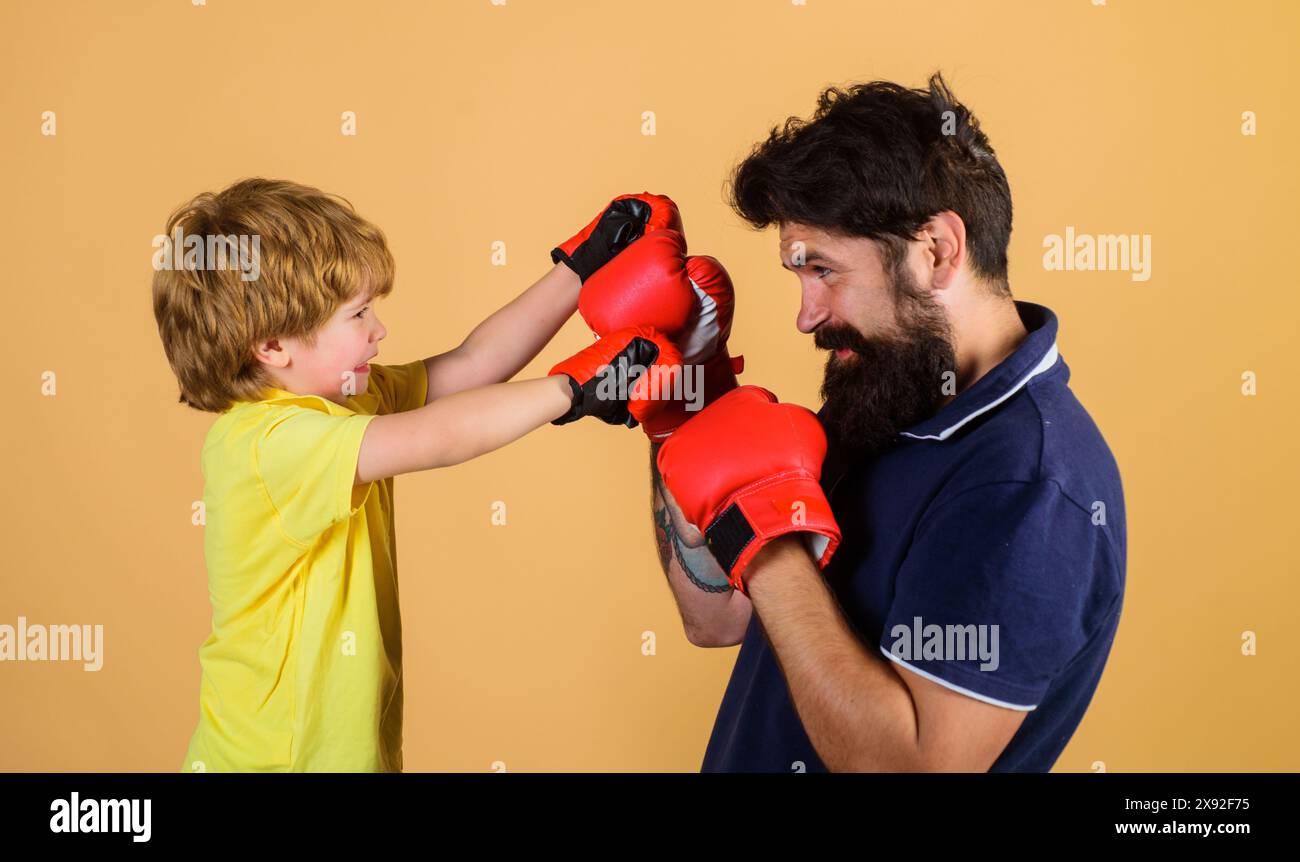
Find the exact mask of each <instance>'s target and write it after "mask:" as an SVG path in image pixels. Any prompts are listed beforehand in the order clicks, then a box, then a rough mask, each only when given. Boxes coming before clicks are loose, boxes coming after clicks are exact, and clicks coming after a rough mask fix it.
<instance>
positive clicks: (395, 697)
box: [153, 179, 680, 772]
mask: <svg viewBox="0 0 1300 862" xmlns="http://www.w3.org/2000/svg"><path fill="white" fill-rule="evenodd" d="M670 219H675V210H674V208H673V206H672V202H671V201H670V200H668V199H667V198H659V197H656V196H653V195H635V196H623V197H621V198H617V199H615V201H614V202H613V203H612V204H611V205H610V206H609V207H607V208H606V209H605V210H604V211H602V214H601V215H599V216H597V218H596V219H594V220H593V221H592V223H591V224H589V225H588V226H587V228H585V229H584V230H583V231H581V232H580V233H579V234H577V235H575V236H574V237H573V238H572V239H570V240H569V241H568V242H566V243H565V244H563V245H562V246H560V247H559V248H557V249H556V250H555V252H553V254H552V258H553V260H556V261H558V263H557V265H556V266H555V267H554V268H553V269H551V270H550V271H549V272H548V273H547V274H546V275H544V276H543V277H542V278H541V279H540V280H539V281H537V282H536V283H535V284H534V285H532V286H531V287H529V288H528V289H527V290H526V291H524V293H523V294H521V295H520V296H519V297H518V298H516V299H515V300H514V301H512V302H510V303H509V304H507V305H506V306H504V307H503V308H501V309H500V310H499V311H497V312H496V313H494V314H492V315H491V316H489V317H488V318H487V319H486V320H484V321H483V322H482V323H481V324H479V326H478V327H476V328H475V329H474V330H473V331H472V332H471V333H470V334H469V335H468V337H466V338H465V340H464V342H463V343H461V344H460V346H458V347H456V348H454V349H453V350H450V351H447V352H446V353H442V354H439V355H437V356H432V357H430V358H428V359H424V360H423V361H416V362H410V363H407V364H404V365H391V366H389V365H379V364H373V360H374V359H375V358H376V357H377V356H378V354H379V342H380V341H381V340H383V338H384V336H385V335H386V334H387V330H386V329H385V328H384V325H383V324H382V323H380V321H379V318H378V316H377V315H376V313H375V309H374V304H375V302H376V301H377V300H378V299H380V298H381V297H384V296H387V295H388V294H389V292H390V291H391V290H392V286H393V259H392V256H391V255H390V253H389V251H388V248H387V245H386V243H385V240H384V236H383V234H382V233H381V232H380V231H379V229H378V228H376V227H375V226H373V225H371V224H370V223H368V222H366V221H365V220H364V219H362V218H360V217H359V216H357V215H356V213H355V212H354V211H353V209H352V207H351V205H350V204H348V203H347V202H346V201H345V200H342V199H341V198H337V197H334V196H331V195H327V194H325V193H323V192H320V191H318V190H316V189H312V188H307V187H304V186H300V185H297V184H295V183H290V182H281V181H270V180H262V179H253V180H245V181H242V182H239V183H236V184H235V185H233V186H231V187H229V188H227V189H225V190H224V191H222V192H219V193H216V194H210V193H209V194H202V195H199V196H198V197H196V198H195V199H194V200H192V201H191V202H189V203H188V204H186V205H184V206H182V207H181V208H180V209H178V210H177V211H176V212H175V213H173V215H172V216H171V218H170V219H169V221H168V224H167V235H168V242H167V243H166V244H165V245H166V246H168V251H171V252H175V254H176V257H177V259H178V260H179V258H180V250H181V249H184V252H185V254H184V259H183V261H180V264H181V265H179V266H171V265H167V266H159V265H158V261H157V260H156V261H155V267H156V269H157V272H156V275H155V277H154V281H153V306H154V316H155V318H156V319H157V322H158V330H159V334H160V335H161V337H162V342H163V348H164V350H165V352H166V354H167V359H168V362H169V363H170V365H171V367H172V370H173V372H174V373H175V375H176V377H177V380H178V381H179V383H180V401H181V403H184V404H187V405H189V406H191V407H194V408H196V409H199V410H206V411H210V412H213V413H219V414H220V416H219V418H218V419H217V420H216V422H215V423H214V424H213V426H212V428H211V430H210V431H209V432H208V435H207V439H206V441H205V442H204V445H203V452H202V468H203V477H204V489H203V500H204V505H205V511H206V528H205V532H204V557H205V560H206V563H207V569H208V580H209V595H210V598H211V601H212V633H211V635H210V636H209V637H208V638H207V640H206V641H205V642H204V644H203V646H202V648H201V649H200V650H199V659H200V663H201V665H202V670H203V675H202V686H201V691H200V697H199V722H198V727H197V728H196V729H195V731H194V734H193V737H192V738H191V740H190V745H189V750H188V752H187V753H186V755H185V762H184V764H183V766H182V770H184V771H193V772H220V771H400V770H401V768H402V643H401V619H400V615H399V610H398V587H397V552H396V540H395V536H394V532H393V524H394V518H393V482H392V478H391V477H393V476H395V475H397V474H399V473H407V472H412V471H415V470H426V469H430V468H433V467H445V466H449V465H452V464H458V463H460V462H462V461H466V460H468V459H470V458H474V457H476V456H478V455H482V454H484V453H486V452H490V451H492V450H493V449H496V448H498V447H500V446H503V445H505V444H506V443H509V442H511V441H512V440H515V439H518V438H519V437H521V436H523V435H524V434H526V433H528V432H529V431H531V430H533V429H534V428H537V427H539V426H541V425H544V424H546V423H548V422H552V421H554V422H555V423H556V424H563V423H564V422H568V421H572V420H574V419H577V418H580V417H581V416H585V415H595V416H598V417H599V418H601V419H603V420H604V421H606V422H610V423H622V424H635V423H634V422H631V421H630V420H629V415H632V416H637V415H644V413H645V411H647V409H652V408H647V406H646V405H645V404H640V405H638V404H636V403H633V404H632V405H629V404H628V401H627V399H626V397H624V398H623V400H619V399H618V398H617V397H616V396H617V394H618V392H619V391H620V390H618V389H616V388H615V387H612V386H608V385H607V386H604V387H602V386H601V384H602V383H605V384H609V383H611V382H612V378H611V377H610V374H611V373H612V369H614V368H615V367H616V366H618V365H619V364H620V363H622V364H623V366H624V367H625V368H626V367H627V365H628V364H629V363H630V364H631V366H632V367H635V366H644V365H650V364H655V363H656V360H659V361H660V362H665V363H670V362H673V361H676V362H680V355H678V354H676V352H675V349H674V348H673V346H672V345H671V343H670V342H667V341H666V340H664V339H663V338H661V337H660V336H659V335H658V334H657V333H655V332H653V331H651V330H648V329H645V328H639V329H635V330H620V331H618V332H616V333H613V334H610V335H607V336H606V337H604V338H602V339H600V340H599V341H598V342H597V343H596V344H594V345H593V346H592V347H589V348H587V349H586V350H584V351H582V352H581V353H579V354H578V355H577V356H575V357H573V358H572V359H570V360H567V361H566V362H563V363H560V364H559V365H557V366H556V368H555V369H553V371H552V375H551V376H548V377H544V378H539V379H534V380H525V381H521V382H516V383H503V382H502V381H505V380H509V379H510V378H511V377H513V376H514V375H515V374H516V373H517V372H518V371H519V370H520V369H521V368H523V367H524V365H525V364H527V363H528V362H529V361H530V360H531V359H533V357H534V356H536V355H537V353H538V352H539V351H540V350H541V348H542V347H543V346H544V345H545V344H546V343H547V342H548V341H549V340H550V339H551V337H552V336H553V335H554V334H555V333H556V331H557V330H558V329H559V328H560V326H561V325H563V323H564V321H565V320H566V319H567V318H568V317H569V316H570V315H571V314H572V313H573V311H574V310H575V308H576V307H577V302H578V294H579V289H580V287H581V279H583V278H585V277H587V276H590V275H591V274H592V273H594V272H595V271H596V270H597V269H599V268H600V266H602V265H603V264H604V263H606V262H607V261H608V260H609V259H610V258H612V257H613V256H614V255H615V254H617V253H618V252H619V251H620V250H621V249H622V248H624V247H626V246H627V245H628V244H630V243H631V242H632V240H634V239H636V238H637V236H639V235H640V234H641V233H642V232H643V231H645V230H650V229H654V227H655V226H656V225H659V224H666V223H667V222H666V221H665V220H670ZM678 224H679V223H678ZM236 249H238V251H239V252H241V253H240V254H238V255H233V254H232V255H228V256H227V255H222V254H219V253H214V252H233V251H234V250H236ZM205 251H206V254H205ZM250 252H251V254H250ZM230 257H235V258H237V259H238V262H239V266H228V265H226V264H227V263H228V262H229V258H230ZM217 263H220V264H221V265H220V266H217V265H215V264H217ZM656 370H658V369H656ZM634 373H635V372H634ZM622 391H625V390H622ZM611 393H613V394H611ZM638 408H639V409H638Z"/></svg>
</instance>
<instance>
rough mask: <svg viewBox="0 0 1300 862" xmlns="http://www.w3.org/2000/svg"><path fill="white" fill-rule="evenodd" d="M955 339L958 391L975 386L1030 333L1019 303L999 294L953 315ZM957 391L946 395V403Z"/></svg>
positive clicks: (981, 300) (958, 392)
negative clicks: (1017, 304)
mask: <svg viewBox="0 0 1300 862" xmlns="http://www.w3.org/2000/svg"><path fill="white" fill-rule="evenodd" d="M952 325H953V340H954V341H955V344H954V349H955V350H956V353H957V393H956V394H961V393H962V392H965V391H966V390H967V389H969V388H970V387H972V386H974V385H975V384H976V383H977V382H978V381H979V379H980V378H981V377H983V376H984V375H985V374H988V373H989V372H990V371H992V370H993V369H994V368H996V367H997V366H998V363H1000V362H1001V361H1002V360H1004V359H1006V358H1007V357H1008V356H1010V355H1011V354H1012V353H1014V352H1015V350H1016V348H1017V347H1019V346H1020V344H1021V342H1023V341H1024V340H1025V337H1026V336H1027V335H1028V334H1029V332H1028V330H1026V329H1025V324H1024V322H1023V321H1022V320H1021V319H1020V313H1019V312H1018V311H1016V305H1015V303H1014V302H1012V301H1011V300H1010V299H1003V298H1000V297H989V298H987V299H985V298H982V297H981V298H980V299H979V300H976V301H974V302H972V303H971V304H970V305H969V306H967V307H966V308H965V309H963V313H962V314H961V315H960V316H958V315H954V319H953V322H952ZM954 397H956V395H953V396H950V397H949V398H947V399H945V401H944V404H945V405H946V404H947V403H948V402H949V401H951V400H952V399H953V398H954Z"/></svg>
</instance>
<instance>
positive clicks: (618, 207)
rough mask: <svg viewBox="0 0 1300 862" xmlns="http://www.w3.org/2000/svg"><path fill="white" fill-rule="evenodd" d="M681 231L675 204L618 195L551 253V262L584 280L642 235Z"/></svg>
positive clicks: (646, 195) (661, 199)
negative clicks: (558, 264) (664, 231)
mask: <svg viewBox="0 0 1300 862" xmlns="http://www.w3.org/2000/svg"><path fill="white" fill-rule="evenodd" d="M656 230H675V231H678V232H679V233H680V232H681V230H682V217H681V215H680V214H679V213H678V212H677V204H675V203H673V201H672V199H671V198H669V197H665V196H664V195H652V194H650V193H649V192H642V193H641V194H637V195H619V196H618V197H616V198H614V200H612V201H610V202H609V206H607V207H605V208H604V209H603V210H601V211H600V213H599V214H598V215H597V216H596V217H595V218H594V219H592V220H591V223H590V224H588V225H587V226H586V227H584V228H583V229H582V230H580V231H578V232H577V233H576V234H574V235H573V236H571V237H569V239H567V240H566V241H564V242H562V243H560V244H559V245H558V246H556V247H555V248H554V249H552V250H551V262H552V263H563V264H564V265H565V266H567V267H568V268H569V269H571V270H573V271H574V272H575V273H577V275H578V280H579V281H582V282H586V280H587V279H589V278H591V276H592V275H593V274H594V273H595V272H596V271H597V270H599V269H600V268H601V267H602V266H604V265H605V264H607V263H609V262H610V261H611V260H613V259H614V257H615V256H616V255H617V254H618V253H619V252H621V251H622V250H623V249H625V248H627V247H628V246H629V245H630V244H632V243H633V242H634V241H635V240H636V239H638V238H639V237H641V236H642V235H644V234H649V233H652V232H654V231H656Z"/></svg>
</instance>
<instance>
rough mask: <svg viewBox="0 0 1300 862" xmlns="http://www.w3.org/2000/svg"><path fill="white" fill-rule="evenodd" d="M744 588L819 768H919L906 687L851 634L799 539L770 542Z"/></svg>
mask: <svg viewBox="0 0 1300 862" xmlns="http://www.w3.org/2000/svg"><path fill="white" fill-rule="evenodd" d="M745 587H746V589H747V590H748V591H749V597H750V600H751V601H752V602H753V605H754V612H755V613H757V614H758V617H759V619H760V620H761V621H762V623H763V629H764V631H765V632H766V633H767V637H768V640H769V641H770V642H771V644H772V650H773V652H775V653H776V657H777V661H778V663H779V664H780V666H781V670H782V672H783V673H784V674H785V679H786V684H787V686H788V687H789V689H790V697H791V699H792V700H793V701H794V705H795V709H796V711H797V712H798V713H799V719H800V721H802V723H803V726H804V730H805V731H806V732H807V733H808V738H809V740H811V741H812V744H813V747H814V748H815V749H816V750H817V753H818V755H819V756H820V757H821V759H822V762H824V763H825V764H826V766H827V767H828V768H829V769H832V770H845V771H855V772H865V771H901V770H913V769H918V768H920V763H921V760H920V757H919V751H920V748H919V745H918V734H917V728H918V722H917V716H916V706H915V704H914V702H913V700H912V696H911V693H910V692H909V690H908V687H907V685H906V684H905V683H904V682H903V680H902V679H901V678H900V677H899V676H898V674H897V673H896V672H895V671H894V669H893V668H892V667H890V666H889V663H888V662H886V661H885V660H884V659H883V658H881V657H879V656H876V655H873V654H872V653H871V652H869V651H868V650H867V649H866V647H865V646H864V645H863V643H862V641H861V640H860V639H859V637H858V636H857V634H856V633H855V632H854V631H853V630H852V628H850V626H849V624H848V622H847V621H846V620H845V618H844V615H843V613H841V611H840V609H839V606H838V605H837V604H836V602H835V597H834V596H833V595H832V594H831V591H830V589H829V588H828V587H827V586H826V582H825V581H824V580H823V579H822V576H821V572H820V571H818V569H817V566H816V564H815V563H814V562H813V561H812V559H811V558H810V557H809V555H808V552H807V550H806V549H805V547H804V545H803V543H802V541H801V540H800V539H799V537H798V536H797V535H790V536H783V537H781V538H779V539H775V540H773V541H771V542H769V543H768V544H767V545H766V546H765V547H764V548H763V550H762V551H760V552H759V554H758V556H756V557H755V558H754V560H753V562H751V563H750V565H749V567H748V569H746V572H745Z"/></svg>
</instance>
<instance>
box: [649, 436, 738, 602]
mask: <svg viewBox="0 0 1300 862" xmlns="http://www.w3.org/2000/svg"><path fill="white" fill-rule="evenodd" d="M654 454H655V450H654V449H653V448H652V449H651V453H650V474H651V479H652V482H653V484H654V503H653V509H654V522H655V544H656V546H657V548H658V551H659V565H660V566H661V567H662V568H663V570H664V574H665V575H667V574H668V572H669V567H670V566H671V565H672V561H673V557H674V556H675V557H676V558H677V562H678V564H679V565H680V566H681V569H682V572H683V573H684V574H685V575H686V578H687V580H689V581H690V582H691V583H692V584H694V585H695V586H696V587H697V588H698V589H701V590H703V591H704V592H706V593H725V592H729V591H730V590H731V584H730V583H728V581H727V574H726V572H724V571H722V567H721V566H719V565H718V562H717V560H715V559H713V553H712V552H711V551H710V550H709V548H708V546H707V545H706V544H705V542H704V537H703V536H701V537H700V541H699V543H698V544H689V543H688V542H687V541H686V540H685V539H684V538H683V537H682V535H681V533H679V532H678V530H677V528H676V527H675V526H673V517H672V513H671V512H669V511H668V497H667V495H666V494H665V493H664V486H663V479H662V478H660V476H659V470H658V467H657V465H656V464H655V461H654Z"/></svg>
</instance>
